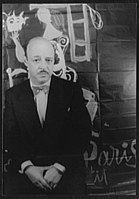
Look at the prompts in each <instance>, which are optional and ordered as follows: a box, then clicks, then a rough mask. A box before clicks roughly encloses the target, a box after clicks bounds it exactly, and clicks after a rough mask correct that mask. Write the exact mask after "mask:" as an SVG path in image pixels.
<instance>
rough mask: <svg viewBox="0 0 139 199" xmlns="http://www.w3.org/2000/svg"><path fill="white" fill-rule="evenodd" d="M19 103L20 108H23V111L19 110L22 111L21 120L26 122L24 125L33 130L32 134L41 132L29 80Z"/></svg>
mask: <svg viewBox="0 0 139 199" xmlns="http://www.w3.org/2000/svg"><path fill="white" fill-rule="evenodd" d="M19 102H20V106H21V107H22V109H19V110H21V111H22V113H21V117H22V118H21V119H22V121H23V122H24V125H25V126H26V127H27V129H29V130H31V132H32V131H34V132H37V131H40V130H41V128H42V127H41V123H40V120H39V116H38V113H37V108H36V104H35V101H34V95H33V92H32V89H31V87H30V83H29V80H28V81H26V82H25V85H24V87H23V89H22V91H21V95H20V97H19Z"/></svg>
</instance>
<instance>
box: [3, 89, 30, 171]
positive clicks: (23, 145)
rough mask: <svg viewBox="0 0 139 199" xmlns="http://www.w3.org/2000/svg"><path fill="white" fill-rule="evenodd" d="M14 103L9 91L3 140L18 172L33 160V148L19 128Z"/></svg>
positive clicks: (6, 100) (6, 95)
mask: <svg viewBox="0 0 139 199" xmlns="http://www.w3.org/2000/svg"><path fill="white" fill-rule="evenodd" d="M13 101H14V99H13V93H12V92H11V90H8V91H7V92H6V94H5V110H4V122H3V123H4V126H3V132H4V139H3V140H4V149H6V150H8V154H9V155H8V156H9V157H10V158H11V159H12V163H11V165H12V168H14V169H16V170H17V171H18V170H20V169H21V164H22V162H24V161H26V160H31V146H30V144H29V139H28V138H27V136H26V134H24V132H23V131H22V129H21V128H20V127H19V124H18V118H17V117H16V114H15V110H14V105H13V104H14V103H13Z"/></svg>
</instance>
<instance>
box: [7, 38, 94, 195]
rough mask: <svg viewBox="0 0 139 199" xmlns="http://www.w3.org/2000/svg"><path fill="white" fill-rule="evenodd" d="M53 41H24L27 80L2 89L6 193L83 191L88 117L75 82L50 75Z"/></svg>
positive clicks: (87, 141)
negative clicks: (9, 160) (7, 155)
mask: <svg viewBox="0 0 139 199" xmlns="http://www.w3.org/2000/svg"><path fill="white" fill-rule="evenodd" d="M54 61H55V53H54V49H53V46H52V45H51V43H50V42H49V41H47V40H46V39H45V38H41V37H37V38H33V39H31V40H30V42H29V44H28V46H27V65H28V71H29V80H26V81H24V82H23V83H21V84H19V85H16V86H14V87H13V88H11V89H9V90H8V91H7V93H6V102H5V113H4V136H5V137H4V146H5V147H6V148H7V149H8V150H9V152H10V156H11V158H12V163H11V169H9V173H10V174H9V178H8V177H7V181H6V182H7V183H6V182H5V194H84V193H85V191H86V186H85V167H84V160H83V153H84V151H85V149H86V147H87V145H88V143H89V140H90V136H91V121H90V117H89V114H88V112H87V109H86V107H85V104H84V100H83V95H82V91H81V88H80V86H79V84H78V83H75V82H70V81H67V80H64V79H61V78H58V77H55V76H53V75H52V73H53V66H54Z"/></svg>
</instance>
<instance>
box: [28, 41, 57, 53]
mask: <svg viewBox="0 0 139 199" xmlns="http://www.w3.org/2000/svg"><path fill="white" fill-rule="evenodd" d="M27 55H28V57H34V56H45V57H54V49H53V46H52V44H51V43H50V42H48V41H45V40H34V41H31V42H30V43H29V44H28V46H27Z"/></svg>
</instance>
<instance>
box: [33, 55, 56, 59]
mask: <svg viewBox="0 0 139 199" xmlns="http://www.w3.org/2000/svg"><path fill="white" fill-rule="evenodd" d="M33 58H41V56H39V55H35V56H33ZM45 59H53V57H45Z"/></svg>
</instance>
